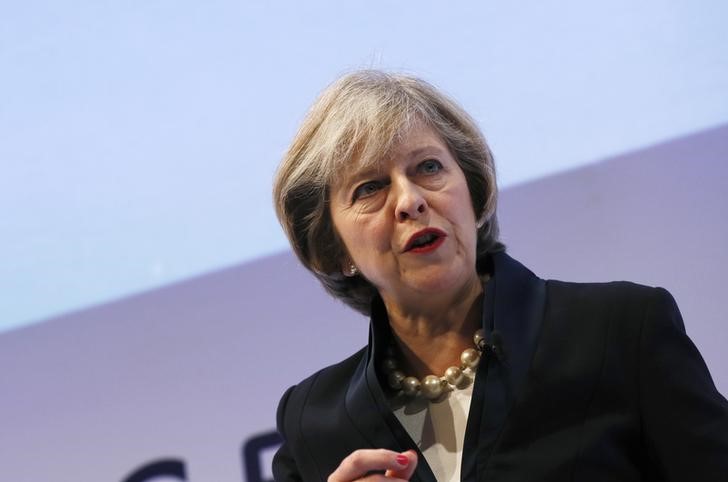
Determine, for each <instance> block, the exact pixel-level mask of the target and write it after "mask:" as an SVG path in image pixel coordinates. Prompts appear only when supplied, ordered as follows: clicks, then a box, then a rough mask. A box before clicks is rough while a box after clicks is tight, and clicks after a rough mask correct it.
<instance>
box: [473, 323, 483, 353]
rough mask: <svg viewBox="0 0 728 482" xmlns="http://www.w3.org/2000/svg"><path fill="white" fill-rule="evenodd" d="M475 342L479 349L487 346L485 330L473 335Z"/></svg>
mask: <svg viewBox="0 0 728 482" xmlns="http://www.w3.org/2000/svg"><path fill="white" fill-rule="evenodd" d="M473 341H474V342H475V346H477V347H478V348H479V349H482V348H484V346H485V332H483V329H482V328H481V329H479V330H478V331H476V332H475V335H473ZM481 343H483V346H482V347H481V346H480V344H481Z"/></svg>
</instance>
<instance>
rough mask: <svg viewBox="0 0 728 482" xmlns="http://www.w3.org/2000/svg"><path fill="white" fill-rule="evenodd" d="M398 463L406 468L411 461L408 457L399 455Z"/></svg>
mask: <svg viewBox="0 0 728 482" xmlns="http://www.w3.org/2000/svg"><path fill="white" fill-rule="evenodd" d="M397 463H398V464H399V465H403V466H405V467H406V466H407V465H409V459H408V458H407V456H406V455H402V454H399V455H397Z"/></svg>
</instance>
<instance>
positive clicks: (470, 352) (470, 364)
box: [460, 348, 480, 369]
mask: <svg viewBox="0 0 728 482" xmlns="http://www.w3.org/2000/svg"><path fill="white" fill-rule="evenodd" d="M460 361H461V362H462V364H463V366H464V367H467V368H472V369H475V367H477V366H478V363H479V362H480V353H478V350H476V349H475V348H468V349H467V350H464V351H463V352H462V353H461V354H460Z"/></svg>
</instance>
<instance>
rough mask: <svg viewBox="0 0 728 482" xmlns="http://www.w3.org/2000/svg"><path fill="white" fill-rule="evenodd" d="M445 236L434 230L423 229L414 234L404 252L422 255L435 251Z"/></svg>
mask: <svg viewBox="0 0 728 482" xmlns="http://www.w3.org/2000/svg"><path fill="white" fill-rule="evenodd" d="M446 236H447V235H446V234H445V233H444V232H442V231H440V230H439V229H435V228H428V229H423V230H422V231H418V232H417V233H415V234H414V235H413V236H412V237H411V238H410V239H409V241H408V242H407V245H406V246H405V251H410V252H415V253H423V252H429V251H433V250H435V249H437V248H438V247H439V246H440V245H441V244H442V243H443V241H445V237H446Z"/></svg>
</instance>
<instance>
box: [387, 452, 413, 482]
mask: <svg viewBox="0 0 728 482" xmlns="http://www.w3.org/2000/svg"><path fill="white" fill-rule="evenodd" d="M400 456H401V457H402V459H401V460H402V462H403V463H400V465H401V466H402V468H401V469H398V470H387V472H385V474H384V476H385V477H394V478H397V479H403V480H409V479H410V477H412V474H414V473H415V469H416V468H417V452H415V451H414V450H408V451H406V452H402V453H401V454H400ZM405 457H406V459H407V460H405Z"/></svg>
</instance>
